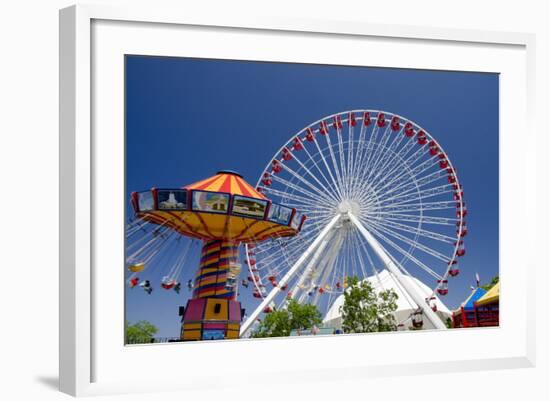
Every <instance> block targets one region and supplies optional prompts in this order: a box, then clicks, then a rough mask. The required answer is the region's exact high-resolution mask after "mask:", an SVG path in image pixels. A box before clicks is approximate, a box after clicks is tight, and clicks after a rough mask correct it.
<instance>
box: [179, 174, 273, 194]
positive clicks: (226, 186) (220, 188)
mask: <svg viewBox="0 0 550 401" xmlns="http://www.w3.org/2000/svg"><path fill="white" fill-rule="evenodd" d="M184 188H186V189H188V190H200V191H209V192H225V193H230V194H233V195H241V196H246V197H249V198H256V199H265V200H267V198H266V197H265V196H264V195H263V194H261V193H260V192H258V191H256V190H255V189H254V188H252V186H251V185H250V184H248V183H247V182H246V181H245V180H244V179H243V177H242V175H240V174H239V173H236V172H234V171H231V170H223V171H218V173H217V174H216V175H215V176H213V177H210V178H207V179H205V180H201V181H198V182H195V183H194V184H191V185H186V186H185V187H184Z"/></svg>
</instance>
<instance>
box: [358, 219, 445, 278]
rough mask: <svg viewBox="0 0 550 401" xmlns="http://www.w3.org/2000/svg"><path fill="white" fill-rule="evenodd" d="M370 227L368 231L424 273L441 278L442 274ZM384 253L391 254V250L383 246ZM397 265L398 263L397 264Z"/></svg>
mask: <svg viewBox="0 0 550 401" xmlns="http://www.w3.org/2000/svg"><path fill="white" fill-rule="evenodd" d="M369 228H370V231H371V232H372V233H373V234H375V235H376V236H377V237H378V238H380V239H381V240H382V241H384V242H385V243H386V244H388V245H389V246H391V247H392V248H393V249H395V250H396V251H397V252H399V253H400V254H402V255H403V256H405V257H406V258H407V259H408V260H410V261H411V262H413V263H414V264H415V265H417V266H418V267H420V268H421V269H422V270H424V271H425V272H426V273H428V274H429V275H431V276H432V277H434V278H435V279H436V280H441V279H442V276H440V275H439V274H437V273H436V272H435V271H433V270H432V269H430V268H429V267H428V266H426V265H425V264H424V263H422V262H421V261H420V260H418V259H417V258H415V257H414V256H413V255H411V253H410V252H407V251H405V250H404V249H403V248H401V247H400V246H399V245H397V244H396V243H395V242H393V241H392V240H391V239H389V238H388V237H387V236H385V235H384V234H382V233H381V232H380V231H379V230H378V229H376V228H375V227H372V226H371V227H369ZM380 245H381V246H382V247H383V248H384V246H383V245H382V244H380ZM384 250H385V252H386V254H388V255H391V252H388V251H387V250H386V249H385V248H384ZM398 266H399V265H398Z"/></svg>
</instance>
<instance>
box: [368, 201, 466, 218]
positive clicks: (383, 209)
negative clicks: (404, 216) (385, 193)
mask: <svg viewBox="0 0 550 401" xmlns="http://www.w3.org/2000/svg"><path fill="white" fill-rule="evenodd" d="M455 205H456V201H440V202H424V203H422V202H421V203H406V204H399V203H395V204H390V205H388V206H380V207H378V208H372V209H371V210H372V213H374V214H384V213H401V212H419V211H428V210H445V209H452V210H454V209H455V207H456V206H455ZM455 221H456V220H455Z"/></svg>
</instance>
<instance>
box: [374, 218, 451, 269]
mask: <svg viewBox="0 0 550 401" xmlns="http://www.w3.org/2000/svg"><path fill="white" fill-rule="evenodd" d="M370 224H372V225H374V226H376V227H377V228H378V229H380V230H383V231H384V232H385V233H387V234H388V235H390V236H392V237H393V238H395V239H398V240H401V241H402V242H404V243H406V244H407V245H410V246H411V247H413V248H415V249H420V250H421V251H423V252H424V253H427V254H428V255H430V256H433V257H434V258H436V259H439V260H441V261H443V262H445V263H448V261H449V257H448V256H446V255H443V254H442V253H440V252H437V251H436V250H434V249H432V248H430V247H427V246H425V245H423V244H421V243H420V242H418V241H413V240H411V239H410V238H408V237H406V236H405V235H402V234H400V233H398V232H397V231H395V230H393V229H391V228H389V227H388V225H387V224H378V222H374V221H371V222H370ZM407 232H409V231H407Z"/></svg>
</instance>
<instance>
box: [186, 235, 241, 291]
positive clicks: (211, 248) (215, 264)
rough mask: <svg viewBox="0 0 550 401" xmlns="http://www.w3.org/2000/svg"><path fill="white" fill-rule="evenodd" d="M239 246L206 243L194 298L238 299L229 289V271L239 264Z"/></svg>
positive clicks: (196, 280) (196, 277)
mask: <svg viewBox="0 0 550 401" xmlns="http://www.w3.org/2000/svg"><path fill="white" fill-rule="evenodd" d="M237 257H238V245H235V243H233V242H231V241H224V240H212V241H206V242H205V243H204V245H203V247H202V253H201V260H200V267H199V270H198V271H197V274H196V276H195V286H194V291H193V298H210V297H212V298H227V299H236V297H237V294H236V293H235V289H234V288H233V287H228V285H227V280H228V278H229V270H230V268H231V266H232V265H234V264H235V263H236V262H237Z"/></svg>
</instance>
